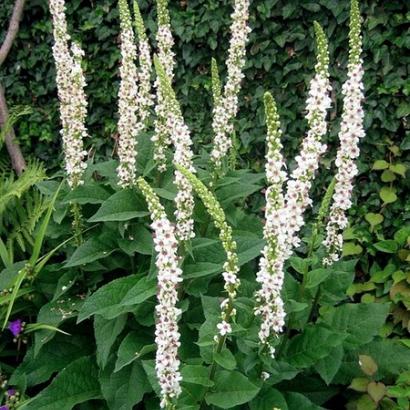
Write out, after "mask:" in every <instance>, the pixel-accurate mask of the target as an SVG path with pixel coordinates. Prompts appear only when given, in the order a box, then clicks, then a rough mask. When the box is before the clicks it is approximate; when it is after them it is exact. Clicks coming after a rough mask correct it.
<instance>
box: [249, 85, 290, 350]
mask: <svg viewBox="0 0 410 410" xmlns="http://www.w3.org/2000/svg"><path fill="white" fill-rule="evenodd" d="M264 101H265V113H266V124H267V128H268V133H267V153H266V166H265V168H266V177H267V180H268V185H269V186H268V188H267V190H266V210H265V219H266V223H265V227H264V238H265V240H266V245H265V247H264V249H263V251H262V258H261V259H260V262H259V272H258V273H257V276H256V281H257V282H258V283H259V284H260V285H261V288H260V289H259V290H258V291H257V292H256V295H255V296H256V308H255V315H256V316H260V317H261V325H260V330H259V333H258V335H259V340H260V342H261V344H262V345H265V346H267V347H268V348H269V350H270V354H271V356H272V357H273V355H274V353H275V349H274V347H273V346H271V345H270V339H271V336H272V335H277V334H279V333H281V332H282V329H283V326H284V325H285V311H284V305H283V300H282V297H281V291H282V286H283V280H284V271H283V264H284V261H285V260H284V252H283V249H284V247H285V246H286V238H287V234H286V223H284V221H286V215H285V213H286V209H285V208H284V197H283V192H282V187H283V184H284V182H285V180H286V172H285V171H284V168H285V164H284V161H283V157H282V154H281V150H282V144H281V141H280V138H281V131H280V123H279V115H278V113H277V109H276V105H275V101H274V99H273V97H272V95H271V94H269V93H266V94H265V96H264Z"/></svg>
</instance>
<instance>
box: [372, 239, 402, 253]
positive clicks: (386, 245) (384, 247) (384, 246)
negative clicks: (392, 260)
mask: <svg viewBox="0 0 410 410" xmlns="http://www.w3.org/2000/svg"><path fill="white" fill-rule="evenodd" d="M373 246H374V247H375V248H376V249H377V250H378V251H380V252H384V253H395V252H397V250H398V249H399V246H398V244H397V243H396V241H393V240H392V239H387V240H385V241H379V242H376V243H375V244H373Z"/></svg>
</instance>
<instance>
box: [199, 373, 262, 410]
mask: <svg viewBox="0 0 410 410" xmlns="http://www.w3.org/2000/svg"><path fill="white" fill-rule="evenodd" d="M259 390H260V387H259V386H256V385H255V384H254V383H252V382H250V381H249V380H248V378H247V377H246V376H244V375H243V374H242V373H239V372H237V371H226V370H222V371H220V372H218V373H217V374H216V376H215V389H214V390H213V391H210V392H209V393H207V395H206V396H205V400H206V402H207V403H208V404H213V405H214V406H217V407H220V408H222V409H229V408H232V407H235V406H239V405H240V404H244V403H248V402H249V401H251V400H252V399H253V398H254V397H255V396H256V395H257V394H258V392H259Z"/></svg>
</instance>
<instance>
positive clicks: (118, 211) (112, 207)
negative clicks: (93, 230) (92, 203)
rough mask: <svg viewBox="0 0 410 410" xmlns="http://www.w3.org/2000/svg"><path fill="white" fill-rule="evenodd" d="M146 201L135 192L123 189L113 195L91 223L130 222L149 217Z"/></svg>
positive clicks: (93, 217) (92, 218)
mask: <svg viewBox="0 0 410 410" xmlns="http://www.w3.org/2000/svg"><path fill="white" fill-rule="evenodd" d="M148 214H149V213H148V211H147V208H146V205H145V202H144V200H143V199H142V198H141V197H140V196H139V195H137V193H136V192H135V191H133V190H128V189H123V190H121V191H119V192H116V193H115V194H114V195H111V196H110V197H109V198H108V199H107V200H106V201H105V202H103V204H102V205H101V207H100V209H99V210H98V211H97V212H96V213H95V214H94V215H93V216H92V217H91V218H90V219H89V220H88V221H89V222H108V221H128V220H130V219H133V218H140V217H143V216H146V215H148Z"/></svg>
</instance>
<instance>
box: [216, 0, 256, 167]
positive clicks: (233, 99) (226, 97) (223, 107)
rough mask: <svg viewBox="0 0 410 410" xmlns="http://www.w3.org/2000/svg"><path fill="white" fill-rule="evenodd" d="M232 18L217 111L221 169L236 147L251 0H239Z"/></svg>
mask: <svg viewBox="0 0 410 410" xmlns="http://www.w3.org/2000/svg"><path fill="white" fill-rule="evenodd" d="M231 18H232V25H231V40H230V44H229V55H228V60H227V62H226V66H227V70H228V76H227V80H226V84H225V87H224V91H223V95H222V96H221V97H220V98H219V99H218V101H217V102H218V103H217V104H216V105H215V106H214V110H213V121H212V128H213V131H214V146H213V149H212V152H211V160H212V162H213V164H214V165H215V167H216V168H217V169H219V168H220V167H221V165H222V159H223V158H224V157H225V156H226V154H227V153H228V151H229V150H230V148H231V146H232V139H231V135H232V133H233V131H234V127H233V123H232V121H233V119H234V118H235V116H236V114H237V111H238V93H239V90H240V86H241V81H242V78H243V77H244V75H243V72H242V70H243V67H244V65H245V54H246V49H245V46H246V42H247V40H248V34H249V32H250V31H251V30H250V28H249V26H248V18H249V0H235V2H234V11H233V13H232V15H231Z"/></svg>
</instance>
